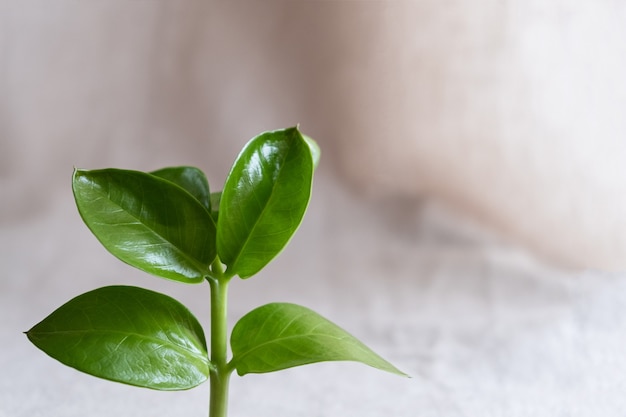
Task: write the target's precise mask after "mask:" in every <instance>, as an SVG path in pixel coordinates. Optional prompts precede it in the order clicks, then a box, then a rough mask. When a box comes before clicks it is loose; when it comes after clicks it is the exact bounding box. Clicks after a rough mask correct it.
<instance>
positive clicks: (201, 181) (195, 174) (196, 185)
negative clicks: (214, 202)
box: [150, 166, 211, 211]
mask: <svg viewBox="0 0 626 417" xmlns="http://www.w3.org/2000/svg"><path fill="white" fill-rule="evenodd" d="M150 174H152V175H156V176H157V177H160V178H163V179H166V180H168V181H171V182H173V183H174V184H176V185H178V186H180V187H182V188H183V189H185V190H187V192H189V194H191V195H192V196H194V197H195V198H196V200H198V201H199V202H200V203H202V205H203V206H204V207H205V208H206V209H207V210H209V211H211V200H210V198H209V195H210V194H211V193H210V191H209V182H208V181H207V179H206V176H205V175H204V172H202V171H201V170H199V169H198V168H195V167H187V166H182V167H167V168H161V169H159V170H157V171H152V172H151V173H150Z"/></svg>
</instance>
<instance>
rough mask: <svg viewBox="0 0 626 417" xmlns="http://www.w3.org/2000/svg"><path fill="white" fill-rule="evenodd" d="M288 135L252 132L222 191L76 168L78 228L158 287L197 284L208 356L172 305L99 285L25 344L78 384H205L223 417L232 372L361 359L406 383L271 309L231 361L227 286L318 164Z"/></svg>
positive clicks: (349, 344)
mask: <svg viewBox="0 0 626 417" xmlns="http://www.w3.org/2000/svg"><path fill="white" fill-rule="evenodd" d="M319 155H320V152H319V148H318V147H317V145H316V143H315V142H314V141H313V140H312V139H310V138H308V137H306V136H303V135H302V134H301V133H300V132H299V131H298V129H297V128H290V129H285V130H278V131H273V132H266V133H263V134H261V135H259V136H257V137H256V138H254V139H252V140H251V141H250V142H249V143H248V144H247V145H246V146H245V148H244V149H243V150H242V152H241V153H240V154H239V156H238V158H237V160H236V161H235V163H234V165H233V167H232V169H231V171H230V174H229V175H228V177H227V179H226V183H225V184H224V189H223V191H222V192H221V193H220V192H217V193H211V192H210V191H209V184H208V182H207V180H206V177H205V176H204V174H203V173H202V172H201V171H200V170H198V169H197V168H192V167H171V168H164V169H161V170H158V171H154V172H151V173H144V172H138V171H129V170H120V169H101V170H92V171H86V170H75V171H74V175H73V191H74V197H75V200H76V204H77V206H78V211H79V212H80V215H81V216H82V219H83V221H84V222H85V223H86V224H87V226H88V227H89V229H90V230H91V231H92V232H93V234H94V235H95V236H96V237H97V238H98V240H99V241H100V242H101V243H102V245H103V246H104V247H105V248H106V249H107V250H108V251H109V252H111V253H112V254H113V255H115V256H116V257H117V258H119V259H120V260H122V261H123V262H126V263H127V264H129V265H132V266H134V267H136V268H139V269H141V270H143V271H145V272H148V273H150V274H152V275H156V276H158V277H163V278H167V279H171V280H175V281H179V282H183V283H188V284H196V283H202V282H208V284H209V287H210V297H211V320H210V323H211V328H210V336H211V337H210V348H209V347H207V343H206V340H205V336H204V332H203V329H202V327H201V325H200V323H199V322H198V320H197V319H196V318H195V317H194V316H193V315H192V314H191V313H190V312H189V310H187V308H185V307H184V306H183V305H182V304H180V303H179V302H178V301H176V300H174V299H172V298H170V297H168V296H166V295H163V294H159V293H156V292H154V291H149V290H147V289H143V288H137V287H131V286H109V287H104V288H99V289H96V290H93V291H90V292H87V293H85V294H82V295H79V296H78V297H76V298H74V299H72V300H70V301H68V302H67V303H66V304H64V305H62V306H61V307H59V308H58V309H57V310H55V311H54V312H53V313H52V314H50V315H49V316H48V317H46V318H45V319H44V320H43V321H41V322H40V323H39V324H37V325H35V326H34V327H33V328H32V329H31V330H29V331H28V332H26V334H27V336H28V338H29V339H30V341H31V342H32V343H34V344H35V345H36V346H37V347H38V348H39V349H41V350H43V351H44V352H45V353H46V354H48V355H50V356H51V357H53V358H54V359H57V360H59V361H60V362H62V363H64V364H66V365H68V366H71V367H73V368H75V369H77V370H79V371H82V372H86V373H88V374H91V375H94V376H97V377H100V378H105V379H109V380H112V381H117V382H122V383H126V384H130V385H136V386H140V387H146V388H152V389H158V390H184V389H189V388H192V387H195V386H197V385H199V384H201V383H203V382H204V381H206V380H207V379H209V380H210V407H209V416H210V417H225V416H226V414H227V405H228V383H229V377H230V375H231V373H232V372H233V371H236V372H237V374H239V375H240V376H243V375H246V374H249V373H264V372H273V371H278V370H281V369H285V368H290V367H294V366H299V365H305V364H309V363H314V362H322V361H339V360H348V361H358V362H362V363H364V364H366V365H370V366H372V367H374V368H378V369H381V370H384V371H389V372H392V373H396V374H400V375H404V374H403V373H402V372H400V371H399V370H398V369H396V368H395V367H394V366H393V365H391V364H390V363H389V362H387V361H385V360H384V359H382V358H381V357H380V356H378V355H377V354H376V353H374V352H373V351H372V350H370V349H369V348H367V347H366V346H365V345H364V344H362V343H361V342H359V341H358V340H357V339H356V338H354V337H353V336H351V335H350V334H348V333H347V332H345V331H344V330H342V329H341V328H339V327H338V326H336V325H335V324H333V323H331V322H330V321H328V320H326V319H325V318H323V317H321V316H320V315H318V314H317V313H315V312H313V311H311V310H309V309H308V308H305V307H302V306H299V305H295V304H288V303H271V304H267V305H264V306H261V307H258V308H256V309H255V310H253V311H251V312H249V313H248V314H246V315H245V316H244V317H242V318H241V319H240V320H239V321H238V322H237V323H236V325H235V326H234V328H233V330H232V334H231V336H230V350H231V352H232V357H231V358H230V359H229V357H228V335H227V295H228V284H229V281H230V280H231V279H232V278H233V277H235V276H238V277H240V278H243V279H247V278H250V277H252V276H253V275H255V274H256V273H258V272H259V271H261V270H262V269H263V268H264V267H265V266H266V265H267V264H268V263H269V262H270V261H271V260H272V259H273V258H274V257H275V256H276V255H278V253H279V252H280V251H281V250H282V249H283V248H284V247H285V245H286V244H287V243H288V241H289V240H290V238H291V237H292V235H293V234H294V232H295V230H296V229H297V227H298V226H299V225H300V222H301V221H302V218H303V216H304V213H305V211H306V208H307V205H308V202H309V198H310V195H311V186H312V182H313V171H314V169H315V166H316V165H317V162H318V160H319Z"/></svg>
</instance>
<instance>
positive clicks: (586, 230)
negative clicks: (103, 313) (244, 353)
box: [0, 0, 626, 270]
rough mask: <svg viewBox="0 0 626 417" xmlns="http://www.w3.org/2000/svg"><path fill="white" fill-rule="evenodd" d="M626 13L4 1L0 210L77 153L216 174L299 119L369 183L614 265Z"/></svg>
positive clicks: (352, 175)
mask: <svg viewBox="0 0 626 417" xmlns="http://www.w3.org/2000/svg"><path fill="white" fill-rule="evenodd" d="M625 18H626V10H625V6H624V5H622V4H620V2H613V1H608V0H606V1H598V2H584V1H576V2H571V1H554V2H550V3H547V4H546V3H545V2H541V1H524V2H521V1H514V2H501V1H481V2H479V3H478V4H475V3H471V4H470V3H466V2H461V1H452V2H446V3H444V4H442V3H441V2H439V1H426V0H421V1H363V2H360V1H341V2H338V1H303V2H299V1H280V2H240V1H236V2H200V1H183V2H158V1H132V2H128V1H113V2H103V3H102V2H98V3H92V2H88V3H78V2H65V1H64V2H54V3H48V2H41V1H24V2H19V3H18V2H7V1H4V2H2V13H1V15H0V25H1V27H2V29H1V30H0V39H1V42H0V48H1V51H2V57H3V58H2V67H1V69H0V71H1V74H2V77H0V88H1V91H2V101H1V103H0V106H1V108H0V109H1V111H0V118H1V119H0V120H1V123H0V134H1V136H0V137H1V138H2V155H1V158H2V161H1V162H2V163H1V164H0V165H1V168H0V169H1V171H0V174H1V175H2V176H1V178H2V185H3V189H4V190H8V192H9V193H10V198H9V200H11V201H12V202H13V203H12V204H11V205H10V206H8V207H7V205H4V207H3V209H2V210H3V217H5V218H6V216H9V215H11V213H10V211H12V210H13V211H15V210H19V211H22V210H24V209H25V207H21V205H22V204H23V205H29V206H30V205H31V204H30V201H27V200H25V199H23V198H20V197H21V196H23V195H24V192H25V191H27V192H28V193H29V195H30V196H33V195H38V197H37V198H39V199H40V200H44V199H45V196H44V195H43V194H42V193H41V186H40V183H39V182H40V179H41V178H42V176H43V177H46V178H47V181H48V183H49V185H50V186H53V185H54V186H55V187H56V186H59V185H60V184H62V183H63V182H64V181H65V174H66V173H67V169H68V167H70V166H72V165H75V164H76V165H80V166H88V167H91V166H96V165H116V166H129V167H130V166H132V167H138V168H152V167H154V166H158V165H160V164H170V163H172V162H175V163H183V162H184V163H192V164H196V165H200V166H202V167H206V168H207V169H208V170H209V171H210V173H211V174H212V175H213V176H214V177H215V178H219V175H221V173H222V172H223V171H224V170H225V169H227V167H228V164H227V163H226V162H225V161H226V160H227V158H224V157H223V156H222V155H224V154H226V155H230V154H233V153H235V152H236V151H237V149H238V148H239V147H240V145H241V143H242V142H244V141H245V140H247V139H248V138H250V137H251V136H252V135H254V134H256V133H258V132H260V131H263V130H269V129H274V128H279V127H284V126H287V125H292V124H296V123H300V124H301V126H302V129H303V130H305V131H306V132H308V133H309V134H310V135H312V136H314V137H316V138H318V140H319V141H320V142H321V143H322V145H323V147H324V151H325V158H326V159H327V160H330V161H332V162H333V166H334V168H333V169H334V171H335V172H336V174H337V175H338V178H339V179H340V180H342V181H346V182H348V183H350V184H353V185H355V186H357V187H358V188H359V189H360V190H366V191H367V192H368V193H370V194H371V195H373V196H377V197H387V196H392V197H393V196H398V195H402V196H408V197H411V198H412V197H422V196H434V197H436V198H439V199H441V200H443V201H444V202H445V203H446V204H448V205H450V206H452V207H454V208H455V209H456V210H458V211H459V212H461V213H465V214H467V215H469V216H471V217H472V218H474V219H477V220H479V221H481V222H482V223H483V224H485V225H486V226H487V227H490V228H492V229H493V230H496V231H498V232H500V233H503V234H504V235H506V236H509V237H510V238H511V240H513V241H515V242H517V243H519V244H522V245H526V246H527V247H529V248H531V249H532V250H533V251H536V252H537V253H539V254H541V255H545V256H548V257H549V259H552V260H554V261H556V262H562V263H564V264H567V265H575V266H583V267H597V268H602V269H618V270H619V269H622V270H623V269H624V267H625V265H626V261H624V260H625V259H626V256H624V255H626V220H625V217H624V216H623V215H622V213H624V212H626V192H624V190H625V189H626V168H625V167H626V140H624V137H626V117H624V114H625V111H626V82H625V81H624V77H623V75H622V74H624V73H625V72H626V44H625V43H624V42H623V39H624V38H625V36H626V33H625V32H626V29H625V28H626V26H624V25H623V22H624V19H625ZM24 187H26V188H24ZM51 188H52V189H56V188H54V187H51ZM6 192H7V191H5V193H6ZM31 209H32V208H31Z"/></svg>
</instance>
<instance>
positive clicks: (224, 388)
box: [208, 260, 231, 417]
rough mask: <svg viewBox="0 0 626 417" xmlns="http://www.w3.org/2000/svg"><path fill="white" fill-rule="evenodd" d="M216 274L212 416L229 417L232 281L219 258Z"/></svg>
mask: <svg viewBox="0 0 626 417" xmlns="http://www.w3.org/2000/svg"><path fill="white" fill-rule="evenodd" d="M213 272H214V273H215V277H213V278H211V279H209V280H208V281H209V284H210V285H211V362H212V363H213V365H214V366H215V368H214V369H213V370H211V374H210V381H209V382H210V385H211V388H210V399H209V401H210V403H209V417H226V416H227V414H228V382H229V378H230V373H231V370H230V369H228V365H227V362H228V321H227V313H228V282H229V278H228V277H225V276H224V274H223V271H222V265H221V263H220V262H219V260H216V262H215V263H214V264H213Z"/></svg>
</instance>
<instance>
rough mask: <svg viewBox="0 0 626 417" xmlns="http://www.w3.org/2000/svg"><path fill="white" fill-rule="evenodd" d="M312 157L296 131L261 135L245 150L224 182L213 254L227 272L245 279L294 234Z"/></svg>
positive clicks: (308, 190)
mask: <svg viewBox="0 0 626 417" xmlns="http://www.w3.org/2000/svg"><path fill="white" fill-rule="evenodd" d="M312 181H313V158H312V154H311V149H310V147H309V145H308V143H307V142H306V141H305V140H304V138H303V137H302V135H301V134H300V132H299V131H298V129H297V128H291V129H285V130H277V131H274V132H267V133H263V134H261V135H259V136H257V137H256V138H254V139H253V140H251V141H250V142H249V143H248V144H247V145H246V147H245V148H244V149H243V151H242V152H241V154H240V155H239V157H238V158H237V160H236V161H235V164H234V165H233V168H232V169H231V171H230V174H229V175H228V178H227V179H226V184H225V185H224V190H223V192H222V197H221V202H220V209H219V218H218V222H217V251H218V255H219V257H220V259H221V261H222V262H223V263H224V264H226V266H227V272H230V273H232V274H235V275H239V276H240V277H241V278H247V277H250V276H252V275H254V274H256V273H257V272H258V271H259V270H261V269H262V268H263V267H264V266H265V265H266V264H267V263H269V262H270V261H271V260H272V259H273V258H274V257H275V256H276V255H277V254H278V253H279V252H280V251H281V250H282V249H283V248H284V247H285V245H286V244H287V243H288V241H289V239H291V236H292V235H293V233H294V232H295V231H296V229H297V228H298V226H299V225H300V222H301V221H302V218H303V216H304V213H305V211H306V207H307V205H308V203H309V198H310V196H311V186H312Z"/></svg>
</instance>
